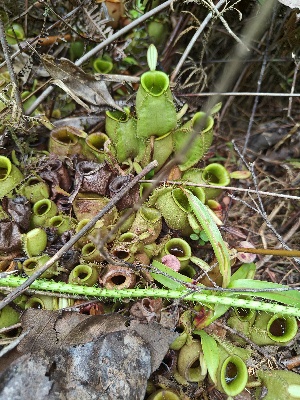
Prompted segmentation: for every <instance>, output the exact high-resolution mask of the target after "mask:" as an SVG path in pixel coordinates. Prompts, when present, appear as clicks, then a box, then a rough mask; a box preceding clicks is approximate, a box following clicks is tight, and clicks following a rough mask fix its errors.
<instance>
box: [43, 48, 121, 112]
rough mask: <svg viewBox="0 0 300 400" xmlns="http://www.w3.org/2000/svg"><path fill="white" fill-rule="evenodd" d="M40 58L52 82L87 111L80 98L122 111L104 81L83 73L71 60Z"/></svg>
mask: <svg viewBox="0 0 300 400" xmlns="http://www.w3.org/2000/svg"><path fill="white" fill-rule="evenodd" d="M41 59H42V62H43V65H44V67H45V68H46V70H47V71H48V73H49V74H50V76H51V77H52V78H53V83H54V84H56V85H57V86H59V87H61V88H62V89H63V90H65V91H66V92H67V93H68V94H69V95H70V96H71V97H72V98H73V99H74V100H75V101H76V102H77V103H79V104H80V105H82V106H83V107H85V108H86V109H88V111H89V108H88V107H87V105H86V104H84V103H83V102H82V101H81V100H80V99H83V100H84V101H85V102H87V103H90V104H93V105H95V106H101V105H104V104H107V105H109V106H110V107H113V108H116V109H117V110H120V111H123V110H122V109H121V108H120V107H119V106H118V105H117V104H116V103H115V101H114V99H113V98H112V97H111V95H110V93H109V91H108V89H107V86H106V84H105V82H103V81H101V80H97V79H96V78H95V77H94V76H93V75H90V74H87V73H85V72H84V71H83V70H82V69H81V68H79V67H77V66H76V65H75V64H74V63H73V62H72V61H70V60H68V59H66V58H61V59H55V58H54V57H52V56H50V55H44V56H42V57H41ZM79 98H80V99H79Z"/></svg>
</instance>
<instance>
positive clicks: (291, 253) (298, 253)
mask: <svg viewBox="0 0 300 400" xmlns="http://www.w3.org/2000/svg"><path fill="white" fill-rule="evenodd" d="M235 250H236V251H237V252H239V253H252V254H270V255H272V256H282V257H300V250H283V249H248V248H243V247H236V248H235Z"/></svg>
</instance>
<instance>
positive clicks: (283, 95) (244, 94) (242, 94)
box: [176, 92, 300, 97]
mask: <svg viewBox="0 0 300 400" xmlns="http://www.w3.org/2000/svg"><path fill="white" fill-rule="evenodd" d="M176 96H177V97H209V96H258V97H265V96H268V97H300V93H270V92H203V93H186V94H184V93H181V94H176Z"/></svg>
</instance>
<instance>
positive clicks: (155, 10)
mask: <svg viewBox="0 0 300 400" xmlns="http://www.w3.org/2000/svg"><path fill="white" fill-rule="evenodd" d="M172 1H173V0H168V1H166V2H164V3H163V4H161V5H160V6H158V7H155V8H153V10H151V11H149V12H147V13H146V14H144V15H142V16H141V17H139V18H137V19H136V20H134V21H132V22H131V23H130V24H128V25H127V26H125V27H124V28H122V29H120V30H119V31H118V32H116V33H114V34H113V35H111V36H110V37H109V38H107V39H106V40H103V42H101V43H99V44H98V45H97V46H96V47H94V48H93V49H92V50H90V51H89V52H88V53H86V54H85V55H84V56H82V57H81V58H79V59H78V60H77V61H76V62H75V65H76V66H77V67H79V66H80V65H82V64H83V63H84V62H86V61H88V60H89V59H90V58H91V57H93V56H94V55H95V54H97V53H98V52H99V51H100V50H102V49H103V48H104V47H106V46H108V45H109V44H111V43H112V42H113V41H114V40H116V39H118V38H119V37H120V36H122V35H124V34H125V33H127V32H129V31H131V29H133V28H135V27H136V26H138V25H139V24H141V23H142V22H144V21H146V20H147V19H148V18H150V17H152V16H153V15H155V14H156V13H159V12H160V11H162V10H163V9H165V8H166V7H169V6H170V4H171V3H172ZM53 89H54V86H52V85H51V86H49V87H48V88H47V89H46V90H45V91H44V92H43V93H42V94H41V95H40V96H39V97H38V98H37V99H36V101H35V102H34V103H33V104H32V106H31V107H29V108H28V110H27V111H26V114H27V115H30V114H31V113H32V112H33V111H34V110H35V109H36V108H37V107H38V106H39V105H40V104H41V102H42V101H44V100H45V99H46V97H47V96H49V94H50V93H52V91H53Z"/></svg>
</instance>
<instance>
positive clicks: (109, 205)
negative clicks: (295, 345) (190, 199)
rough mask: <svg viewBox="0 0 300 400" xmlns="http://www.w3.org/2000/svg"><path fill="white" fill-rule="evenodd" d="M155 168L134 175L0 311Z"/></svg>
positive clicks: (13, 293) (2, 305) (1, 305)
mask: <svg viewBox="0 0 300 400" xmlns="http://www.w3.org/2000/svg"><path fill="white" fill-rule="evenodd" d="M155 167H157V162H156V161H152V162H151V163H150V164H148V165H147V166H146V167H145V168H144V169H143V170H142V172H140V173H139V174H138V175H136V176H135V177H134V178H133V179H132V181H131V182H129V183H128V185H127V186H126V187H124V188H123V189H122V190H120V192H119V193H117V194H116V196H114V197H113V198H112V199H111V201H110V202H109V203H108V204H107V205H106V206H105V207H104V208H103V209H102V210H101V211H100V212H99V213H98V214H97V215H96V216H95V217H94V218H93V219H91V220H90V221H89V222H88V223H87V224H86V225H85V226H84V227H83V228H82V229H81V230H80V231H79V232H78V233H77V234H76V235H74V236H73V237H72V238H71V239H70V240H69V241H68V242H67V243H66V244H65V245H64V246H63V247H62V248H61V249H59V250H58V252H57V253H56V254H55V255H54V256H53V257H52V258H50V260H49V261H47V262H46V264H44V265H43V267H42V268H41V269H39V270H38V271H36V272H35V273H34V274H33V275H31V276H30V277H29V278H28V279H27V280H26V281H25V282H24V283H23V284H22V285H21V286H20V287H18V288H17V289H16V290H15V291H14V292H12V293H10V294H9V295H8V296H6V298H5V299H4V300H2V301H1V303H0V310H2V308H3V307H5V306H6V305H8V304H9V303H10V302H11V301H13V300H14V299H15V298H16V297H18V296H19V295H20V294H21V293H22V292H24V290H26V288H27V287H28V286H30V285H31V284H32V283H33V282H34V281H35V279H37V278H39V277H40V276H41V275H42V274H43V273H44V272H45V271H47V269H48V268H50V267H51V266H52V265H53V264H54V263H55V262H56V261H58V260H59V259H60V257H61V256H62V255H63V254H64V253H65V252H66V251H68V250H69V249H70V248H71V247H72V246H73V245H74V244H75V243H76V242H77V241H78V240H79V239H80V238H81V237H82V236H83V235H85V234H86V233H87V232H88V231H90V230H91V229H92V227H93V226H94V225H95V224H96V222H97V221H98V220H99V219H100V218H102V217H103V215H104V214H106V213H107V212H108V211H109V210H111V209H112V208H113V207H114V206H115V204H116V203H117V202H118V201H119V200H120V199H121V198H122V197H123V196H124V195H125V194H126V193H127V192H128V191H129V190H130V189H131V188H132V187H133V186H135V185H136V184H137V183H138V182H139V180H140V179H141V178H142V177H143V176H145V175H146V174H147V173H148V172H150V171H151V170H152V169H154V168H155Z"/></svg>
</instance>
